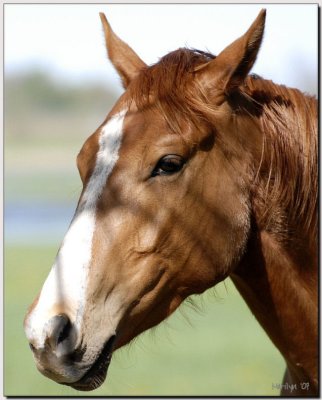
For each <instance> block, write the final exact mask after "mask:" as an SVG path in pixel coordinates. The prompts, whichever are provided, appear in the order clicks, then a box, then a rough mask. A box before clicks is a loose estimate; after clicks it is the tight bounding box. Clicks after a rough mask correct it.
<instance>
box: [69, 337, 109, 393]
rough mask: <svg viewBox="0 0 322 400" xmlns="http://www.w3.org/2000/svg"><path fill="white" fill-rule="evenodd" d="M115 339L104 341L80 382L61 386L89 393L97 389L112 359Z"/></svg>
mask: <svg viewBox="0 0 322 400" xmlns="http://www.w3.org/2000/svg"><path fill="white" fill-rule="evenodd" d="M115 339H116V335H113V336H111V337H110V338H109V339H108V340H107V341H106V343H105V344H104V346H103V347H102V351H101V352H100V354H99V355H98V356H97V358H96V360H95V361H94V363H93V364H92V366H91V367H90V369H89V370H88V371H87V372H86V373H85V375H84V376H83V377H82V378H81V379H80V380H78V381H77V382H72V383H63V384H64V385H67V386H71V387H72V388H73V389H76V390H83V391H90V390H94V389H97V388H98V387H99V386H100V385H101V384H102V383H103V382H104V380H105V378H106V374H107V370H108V367H109V365H110V362H111V358H112V352H113V345H114V343H115Z"/></svg>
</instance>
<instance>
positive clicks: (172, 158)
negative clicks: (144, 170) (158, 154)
mask: <svg viewBox="0 0 322 400" xmlns="http://www.w3.org/2000/svg"><path fill="white" fill-rule="evenodd" d="M184 164H185V160H184V159H183V158H182V157H180V156H178V155H175V154H170V155H167V156H164V157H162V158H161V159H160V160H159V161H158V163H157V165H156V166H155V168H154V170H153V171H152V175H151V176H157V175H171V174H175V173H176V172H179V171H180V170H181V169H182V167H183V166H184Z"/></svg>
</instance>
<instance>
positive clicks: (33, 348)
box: [29, 343, 36, 353]
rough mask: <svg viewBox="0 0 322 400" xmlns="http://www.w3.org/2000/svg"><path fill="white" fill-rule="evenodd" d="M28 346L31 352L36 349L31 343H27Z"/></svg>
mask: <svg viewBox="0 0 322 400" xmlns="http://www.w3.org/2000/svg"><path fill="white" fill-rule="evenodd" d="M29 347H30V350H31V351H32V352H33V353H34V352H35V351H36V348H35V346H34V345H33V344H31V343H29Z"/></svg>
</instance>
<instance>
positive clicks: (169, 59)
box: [129, 48, 215, 133]
mask: <svg viewBox="0 0 322 400" xmlns="http://www.w3.org/2000/svg"><path fill="white" fill-rule="evenodd" d="M214 58H215V56H214V55H213V54H211V53H207V52H203V51H201V50H196V49H187V48H180V49H178V50H175V51H173V52H171V53H169V54H167V55H165V56H164V57H162V58H161V59H160V60H159V62H158V63H156V64H154V65H152V66H150V67H148V68H146V69H143V70H142V71H141V73H140V74H139V76H138V77H137V79H135V80H134V81H133V82H132V83H131V85H130V86H129V96H130V98H131V100H132V101H134V103H135V104H136V106H137V107H138V108H139V109H144V108H145V107H149V106H150V105H154V106H156V107H157V108H158V109H159V110H160V111H161V114H162V115H163V117H164V118H165V120H166V121H167V124H168V126H169V128H170V129H171V130H172V131H173V132H176V133H180V132H181V122H182V120H188V121H190V122H192V123H193V124H195V125H196V126H198V125H199V124H200V122H201V121H204V122H206V121H207V117H206V114H207V110H208V105H207V102H206V97H205V94H204V93H203V91H202V88H201V87H200V86H199V85H198V84H195V80H194V74H195V71H196V69H197V68H198V67H200V66H202V65H205V64H206V63H208V62H209V61H210V60H212V59H214Z"/></svg>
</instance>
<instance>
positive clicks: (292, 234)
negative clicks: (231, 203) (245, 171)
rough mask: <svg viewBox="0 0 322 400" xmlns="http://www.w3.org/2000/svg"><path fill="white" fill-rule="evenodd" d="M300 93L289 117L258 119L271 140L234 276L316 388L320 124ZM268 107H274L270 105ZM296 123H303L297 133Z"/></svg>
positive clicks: (300, 375)
mask: <svg viewBox="0 0 322 400" xmlns="http://www.w3.org/2000/svg"><path fill="white" fill-rule="evenodd" d="M296 96H298V93H296ZM296 96H295V97H296ZM302 96H303V95H302ZM295 97H294V93H292V96H291V100H292V104H293V107H292V108H291V107H290V108H287V109H286V110H285V107H284V111H286V119H285V120H284V121H283V120H282V113H281V112H279V113H278V114H276V113H275V112H274V113H273V116H274V114H275V117H276V116H278V117H279V119H278V125H277V126H276V125H275V127H274V125H273V123H274V121H272V120H271V119H270V118H268V117H267V115H264V114H263V115H262V117H261V118H259V120H258V127H259V130H260V131H261V133H262V135H263V136H264V145H265V139H266V143H267V142H268V144H269V146H266V149H265V151H264V154H263V153H262V156H261V159H260V161H259V165H258V166H257V167H256V168H254V170H255V171H257V173H256V178H255V179H254V181H253V182H252V183H251V185H252V186H253V187H252V213H253V227H252V229H251V235H250V238H249V241H248V247H247V250H246V253H245V255H244V258H243V260H242V262H241V263H240V265H239V266H238V267H237V268H236V270H235V271H234V272H233V273H232V274H231V277H232V280H233V281H234V283H235V285H236V287H237V288H238V290H239V291H240V293H241V295H242V296H243V297H244V298H245V300H246V302H247V303H248V305H249V307H250V308H251V310H252V312H253V313H254V314H255V316H256V318H257V319H258V321H259V322H260V323H261V325H262V326H263V328H264V329H265V330H266V332H267V333H268V335H269V336H270V338H271V340H272V341H273V342H274V344H275V345H276V346H277V347H278V349H279V350H280V351H281V353H282V355H283V356H284V358H285V360H286V362H287V364H288V366H289V369H290V370H291V371H293V374H294V375H295V376H296V377H297V379H298V382H300V381H302V382H305V381H306V382H307V381H308V382H310V383H311V386H312V387H315V388H316V387H317V379H318V378H317V374H318V354H317V349H318V322H317V321H318V307H317V302H318V292H317V291H318V289H317V279H318V258H317V239H316V236H317V234H316V230H317V212H316V207H317V201H316V197H317V156H316V153H317V149H316V147H317V146H316V137H317V133H316V124H315V128H314V124H313V123H311V122H310V123H309V122H308V121H307V118H311V117H312V115H300V111H299V110H296V107H295V106H298V103H299V101H300V100H301V101H303V102H304V104H306V106H307V100H306V99H305V97H304V96H303V98H300V99H297V98H295ZM310 101H311V100H310ZM285 104H286V103H284V105H285ZM275 106H276V103H275V102H274V107H275ZM267 110H268V111H270V112H272V109H269V106H267ZM275 111H276V109H275ZM306 113H307V110H306ZM307 114H308V113H307ZM292 118H293V120H292ZM296 119H300V121H299V120H296ZM311 119H312V118H311ZM316 119H317V118H315V120H316ZM287 124H288V125H289V126H290V127H293V132H292V134H293V135H294V136H295V139H294V136H293V139H294V140H293V139H292V138H288V137H287V134H288V133H290V132H285V131H284V132H281V127H283V128H284V130H285V129H286V128H287ZM294 126H298V127H299V128H298V129H297V130H295V131H294ZM312 127H313V129H312ZM267 128H269V129H270V131H269V132H268V131H267ZM274 128H275V129H274ZM300 128H302V130H303V129H306V131H304V132H303V131H301V129H300ZM308 128H309V129H310V132H308V131H307V129H308ZM281 134H282V135H283V136H282V137H281ZM265 135H266V138H265ZM268 135H269V136H268ZM274 135H275V137H274ZM276 135H279V136H278V137H277V136H276ZM314 135H316V137H314ZM267 136H268V137H267ZM285 143H288V145H291V147H292V148H290V149H289V148H287V147H285ZM279 146H280V147H279ZM288 150H290V151H288ZM306 185H307V186H306Z"/></svg>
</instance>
